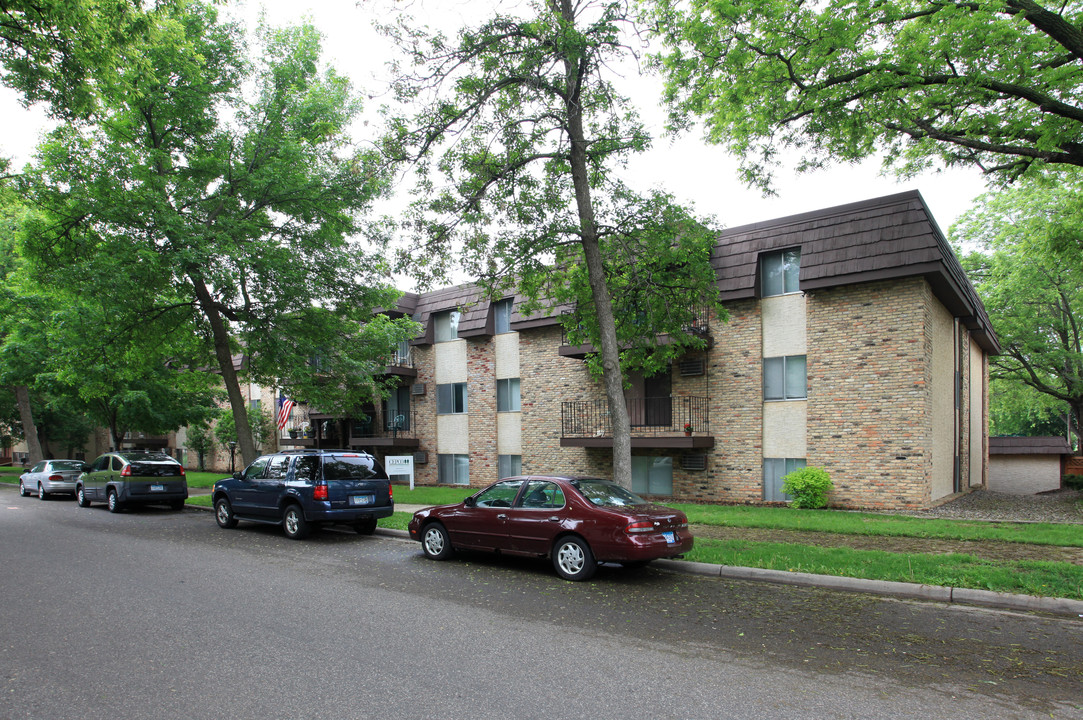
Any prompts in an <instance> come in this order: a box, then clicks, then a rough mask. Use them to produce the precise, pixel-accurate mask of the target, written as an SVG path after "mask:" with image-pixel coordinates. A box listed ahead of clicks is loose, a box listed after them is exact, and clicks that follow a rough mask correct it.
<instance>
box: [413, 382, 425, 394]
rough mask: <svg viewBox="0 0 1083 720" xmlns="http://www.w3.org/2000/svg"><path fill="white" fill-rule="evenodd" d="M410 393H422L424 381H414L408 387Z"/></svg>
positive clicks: (423, 392) (423, 391)
mask: <svg viewBox="0 0 1083 720" xmlns="http://www.w3.org/2000/svg"><path fill="white" fill-rule="evenodd" d="M410 394H411V395H424V394H425V383H414V384H413V386H412V387H411V388H410Z"/></svg>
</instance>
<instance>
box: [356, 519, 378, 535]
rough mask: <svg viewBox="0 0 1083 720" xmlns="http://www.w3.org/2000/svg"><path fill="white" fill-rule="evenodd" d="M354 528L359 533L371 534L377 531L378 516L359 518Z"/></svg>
mask: <svg viewBox="0 0 1083 720" xmlns="http://www.w3.org/2000/svg"><path fill="white" fill-rule="evenodd" d="M353 529H354V530H356V531H357V533H358V535H371V534H372V533H374V532H376V518H370V519H368V520H358V521H357V522H355V523H354V525H353Z"/></svg>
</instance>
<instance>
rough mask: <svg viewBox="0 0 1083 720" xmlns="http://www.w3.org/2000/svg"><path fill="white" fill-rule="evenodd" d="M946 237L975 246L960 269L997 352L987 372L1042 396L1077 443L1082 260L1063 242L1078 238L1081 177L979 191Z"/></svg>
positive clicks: (1081, 393)
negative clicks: (1066, 417) (1066, 418)
mask: <svg viewBox="0 0 1083 720" xmlns="http://www.w3.org/2000/svg"><path fill="white" fill-rule="evenodd" d="M951 236H952V240H953V242H955V243H956V244H957V246H967V247H973V248H975V249H974V250H973V251H972V252H970V253H969V254H967V255H966V256H965V257H964V258H963V265H964V267H965V268H966V270H967V272H968V274H969V276H970V278H971V281H972V282H973V283H974V287H975V289H976V290H977V291H978V294H979V295H980V296H981V298H982V302H983V303H984V304H985V307H986V309H987V311H988V312H989V316H990V318H991V320H992V321H993V326H994V328H995V329H996V332H997V335H998V337H999V338H1000V342H1001V344H1002V345H1003V347H1004V352H1003V354H1001V355H997V356H992V357H990V375H991V376H992V377H993V378H995V379H996V380H998V381H1000V380H1003V381H1006V382H1010V383H1013V384H1022V385H1026V386H1028V387H1030V388H1033V390H1034V391H1036V392H1038V393H1041V394H1043V395H1045V396H1047V397H1048V398H1049V399H1050V400H1052V401H1053V402H1054V405H1053V407H1054V408H1057V409H1059V410H1061V411H1067V412H1068V413H1069V414H1070V416H1071V425H1072V432H1073V433H1075V434H1076V437H1077V440H1078V438H1079V432H1080V420H1081V417H1083V415H1081V413H1083V329H1081V327H1080V324H1081V323H1083V263H1081V262H1080V261H1079V254H1078V249H1076V248H1075V247H1073V244H1072V242H1070V241H1069V240H1067V239H1068V238H1073V239H1075V238H1079V237H1081V236H1083V173H1081V172H1079V171H1070V172H1062V173H1060V174H1059V176H1058V177H1057V178H1050V179H1037V180H1033V181H1030V182H1025V183H1022V184H1021V185H1020V186H1019V187H1017V188H1013V189H1011V190H1005V191H1001V192H995V193H989V194H986V195H984V196H983V197H982V198H980V199H979V203H978V205H977V206H976V207H975V208H973V209H972V210H970V211H969V212H968V213H966V214H965V215H964V216H963V218H962V219H960V221H959V222H958V223H957V224H956V225H955V226H954V227H953V228H952V231H951ZM994 387H999V385H995V386H994ZM1017 392H1018V391H1017ZM1023 397H1024V398H1025V396H1023ZM1005 402H1011V398H1010V397H1009V398H1005ZM991 404H992V405H993V407H997V403H996V402H994V403H991ZM1058 404H1059V405H1058ZM1030 405H1031V406H1033V405H1034V403H1030ZM1046 405H1048V403H1046Z"/></svg>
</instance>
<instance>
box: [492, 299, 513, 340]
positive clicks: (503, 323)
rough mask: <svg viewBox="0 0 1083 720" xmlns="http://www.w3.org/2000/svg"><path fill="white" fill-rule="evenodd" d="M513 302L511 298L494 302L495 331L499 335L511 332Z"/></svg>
mask: <svg viewBox="0 0 1083 720" xmlns="http://www.w3.org/2000/svg"><path fill="white" fill-rule="evenodd" d="M511 304H512V299H511V298H505V299H504V300H498V301H496V302H495V303H493V321H494V323H495V327H494V332H495V333H496V334H497V335H499V334H501V333H507V332H511Z"/></svg>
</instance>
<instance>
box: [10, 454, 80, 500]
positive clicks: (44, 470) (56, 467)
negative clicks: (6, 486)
mask: <svg viewBox="0 0 1083 720" xmlns="http://www.w3.org/2000/svg"><path fill="white" fill-rule="evenodd" d="M82 472H83V461H82V460H42V461H41V462H39V463H38V464H37V465H35V466H34V467H32V468H30V469H29V470H27V471H26V472H24V473H23V474H22V475H20V476H19V494H20V495H22V496H23V497H25V496H27V495H31V494H34V493H37V496H38V497H39V498H41V499H42V500H44V499H45V498H46V497H47V496H49V495H51V494H52V493H66V494H69V495H75V481H76V480H77V479H79V475H80V474H81V473H82Z"/></svg>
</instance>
